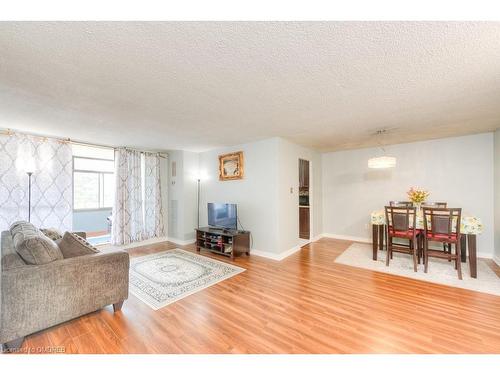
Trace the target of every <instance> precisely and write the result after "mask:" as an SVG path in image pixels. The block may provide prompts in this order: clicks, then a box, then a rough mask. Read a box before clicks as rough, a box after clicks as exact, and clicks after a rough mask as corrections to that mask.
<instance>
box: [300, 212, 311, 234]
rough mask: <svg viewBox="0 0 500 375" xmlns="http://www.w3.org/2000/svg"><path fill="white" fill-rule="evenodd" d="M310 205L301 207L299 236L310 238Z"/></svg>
mask: <svg viewBox="0 0 500 375" xmlns="http://www.w3.org/2000/svg"><path fill="white" fill-rule="evenodd" d="M309 223H310V221H309V207H299V237H300V238H303V239H306V240H308V239H309V237H310V231H311V228H310V225H309Z"/></svg>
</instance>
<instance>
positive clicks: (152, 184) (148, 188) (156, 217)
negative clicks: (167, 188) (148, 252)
mask: <svg viewBox="0 0 500 375" xmlns="http://www.w3.org/2000/svg"><path fill="white" fill-rule="evenodd" d="M164 235H165V229H164V226H163V208H162V200H161V183H160V155H159V154H152V153H148V152H146V153H144V239H146V238H152V237H162V236H164Z"/></svg>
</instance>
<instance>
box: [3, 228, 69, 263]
mask: <svg viewBox="0 0 500 375" xmlns="http://www.w3.org/2000/svg"><path fill="white" fill-rule="evenodd" d="M11 235H12V243H13V244H14V248H15V249H16V252H17V253H18V254H19V256H20V257H21V258H23V260H24V261H25V262H26V263H27V264H46V263H50V262H53V261H55V260H59V259H62V258H63V255H62V254H61V251H60V250H59V247H58V246H57V244H56V243H55V242H54V241H52V240H51V239H50V238H49V237H47V236H46V235H44V234H43V233H42V232H40V231H39V230H38V229H36V228H35V227H34V226H33V225H31V224H27V223H26V224H20V225H17V226H15V227H14V228H12V230H11Z"/></svg>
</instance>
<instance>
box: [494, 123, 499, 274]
mask: <svg viewBox="0 0 500 375" xmlns="http://www.w3.org/2000/svg"><path fill="white" fill-rule="evenodd" d="M494 145H495V147H494V150H495V151H494V159H495V160H494V169H495V172H494V178H495V183H494V189H495V193H494V196H495V197H494V200H495V205H494V207H495V261H496V262H497V264H498V265H500V129H497V130H496V131H495V135H494Z"/></svg>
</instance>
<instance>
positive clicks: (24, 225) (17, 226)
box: [10, 221, 37, 237]
mask: <svg viewBox="0 0 500 375" xmlns="http://www.w3.org/2000/svg"><path fill="white" fill-rule="evenodd" d="M36 229H37V228H36V227H35V226H34V225H33V224H31V223H28V222H27V221H16V222H15V223H14V224H12V225H11V226H10V234H11V235H12V237H14V235H15V234H16V233H19V232H22V231H23V230H36Z"/></svg>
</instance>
